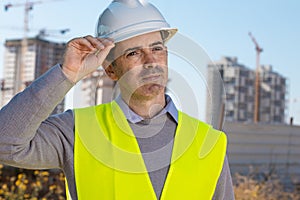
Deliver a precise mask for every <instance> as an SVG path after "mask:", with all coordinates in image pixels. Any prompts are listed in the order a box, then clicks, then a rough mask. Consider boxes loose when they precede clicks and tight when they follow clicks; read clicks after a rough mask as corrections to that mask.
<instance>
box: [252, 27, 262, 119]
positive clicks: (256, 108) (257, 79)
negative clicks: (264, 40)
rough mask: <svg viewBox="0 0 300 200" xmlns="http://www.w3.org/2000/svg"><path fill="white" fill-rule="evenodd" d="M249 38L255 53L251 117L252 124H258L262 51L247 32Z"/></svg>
mask: <svg viewBox="0 0 300 200" xmlns="http://www.w3.org/2000/svg"><path fill="white" fill-rule="evenodd" d="M249 36H250V38H251V39H252V42H253V43H254V45H255V51H256V70H255V97H254V98H255V99H254V115H253V122H254V123H257V122H259V120H260V119H259V118H260V116H259V108H260V53H261V52H262V51H263V49H262V48H261V47H260V46H259V44H258V43H257V41H256V39H255V38H254V37H253V35H252V34H251V32H249Z"/></svg>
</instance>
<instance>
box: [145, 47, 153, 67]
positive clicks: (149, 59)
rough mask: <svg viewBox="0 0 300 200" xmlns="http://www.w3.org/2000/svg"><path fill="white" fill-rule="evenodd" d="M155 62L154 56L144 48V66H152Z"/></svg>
mask: <svg viewBox="0 0 300 200" xmlns="http://www.w3.org/2000/svg"><path fill="white" fill-rule="evenodd" d="M155 62H156V59H155V56H154V55H153V52H152V51H151V50H146V51H145V52H144V67H145V68H152V67H154V65H155V64H154V63H155Z"/></svg>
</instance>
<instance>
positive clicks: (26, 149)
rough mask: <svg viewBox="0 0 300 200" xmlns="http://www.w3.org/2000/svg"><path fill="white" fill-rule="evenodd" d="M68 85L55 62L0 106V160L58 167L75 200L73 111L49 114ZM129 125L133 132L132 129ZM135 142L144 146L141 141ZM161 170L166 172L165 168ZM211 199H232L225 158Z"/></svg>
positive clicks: (155, 179) (26, 165)
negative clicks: (3, 105)
mask: <svg viewBox="0 0 300 200" xmlns="http://www.w3.org/2000/svg"><path fill="white" fill-rule="evenodd" d="M72 87H73V84H72V83H71V82H70V81H69V80H68V79H67V78H66V77H65V75H64V74H63V73H62V70H61V68H60V66H59V65H56V66H54V67H53V68H52V69H50V70H49V71H48V72H47V73H45V74H44V75H43V76H41V77H40V78H38V79H37V80H36V81H34V82H33V83H32V84H31V85H30V86H29V87H28V88H26V89H25V90H24V91H23V92H21V93H19V94H18V95H16V96H15V97H14V98H13V99H12V100H11V101H10V102H9V103H8V104H7V105H6V106H5V107H3V108H2V109H1V111H0V162H1V163H3V164H7V165H11V166H15V167H20V168H28V169H50V168H60V169H62V170H63V172H64V173H65V176H66V178H67V180H68V186H69V191H70V195H71V197H72V199H77V195H76V185H75V179H74V167H73V145H74V115H73V111H72V110H68V111H66V112H64V113H62V114H59V115H52V116H49V115H50V114H51V112H52V111H53V109H54V108H55V106H56V105H57V104H58V103H60V102H61V101H62V100H63V98H64V96H65V95H66V93H67V92H68V91H69V90H70V89H71V88H72ZM171 123H172V122H171ZM131 127H132V128H133V131H134V130H135V128H134V127H133V126H132V125H131ZM134 132H135V131H134ZM139 145H140V146H142V148H144V149H147V147H146V146H145V145H144V144H143V141H141V140H140V141H139ZM142 148H141V149H142ZM163 173H165V174H166V173H167V168H166V169H165V171H164V172H163ZM152 177H153V178H151V181H152V183H153V184H154V188H155V184H156V185H158V187H157V188H160V187H161V185H162V184H163V181H161V180H159V178H160V176H157V174H156V175H155V174H154V175H153V176H152ZM159 185H160V186H159ZM157 191H159V189H158V190H157ZM157 191H156V193H157ZM157 194H158V193H157ZM158 196H159V194H158ZM214 199H224V200H231V199H234V195H233V189H232V182H231V176H230V171H229V167H228V162H227V159H225V162H224V166H223V170H222V173H221V176H220V178H219V180H218V184H217V188H216V190H215V194H214Z"/></svg>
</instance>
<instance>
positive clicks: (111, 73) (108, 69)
mask: <svg viewBox="0 0 300 200" xmlns="http://www.w3.org/2000/svg"><path fill="white" fill-rule="evenodd" d="M104 70H105V72H106V74H107V76H108V77H109V78H110V79H112V80H113V81H117V80H118V76H117V74H116V72H115V69H114V66H113V65H112V64H110V65H108V66H107V67H105V68H104Z"/></svg>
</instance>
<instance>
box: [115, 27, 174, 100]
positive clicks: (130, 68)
mask: <svg viewBox="0 0 300 200" xmlns="http://www.w3.org/2000/svg"><path fill="white" fill-rule="evenodd" d="M114 55H115V56H116V57H117V58H116V60H115V62H114V64H113V65H111V66H110V70H112V72H113V75H114V79H115V80H118V83H119V86H120V89H121V92H122V95H126V97H129V98H130V97H132V95H134V96H135V97H139V98H151V97H153V96H156V95H158V94H161V93H164V90H165V86H166V83H167V79H168V69H167V57H168V56H167V48H166V47H165V46H164V42H163V39H162V37H161V34H160V32H153V33H148V34H145V35H141V36H137V37H134V38H131V39H128V40H125V41H122V42H120V43H118V44H117V45H116V48H115V51H114Z"/></svg>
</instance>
